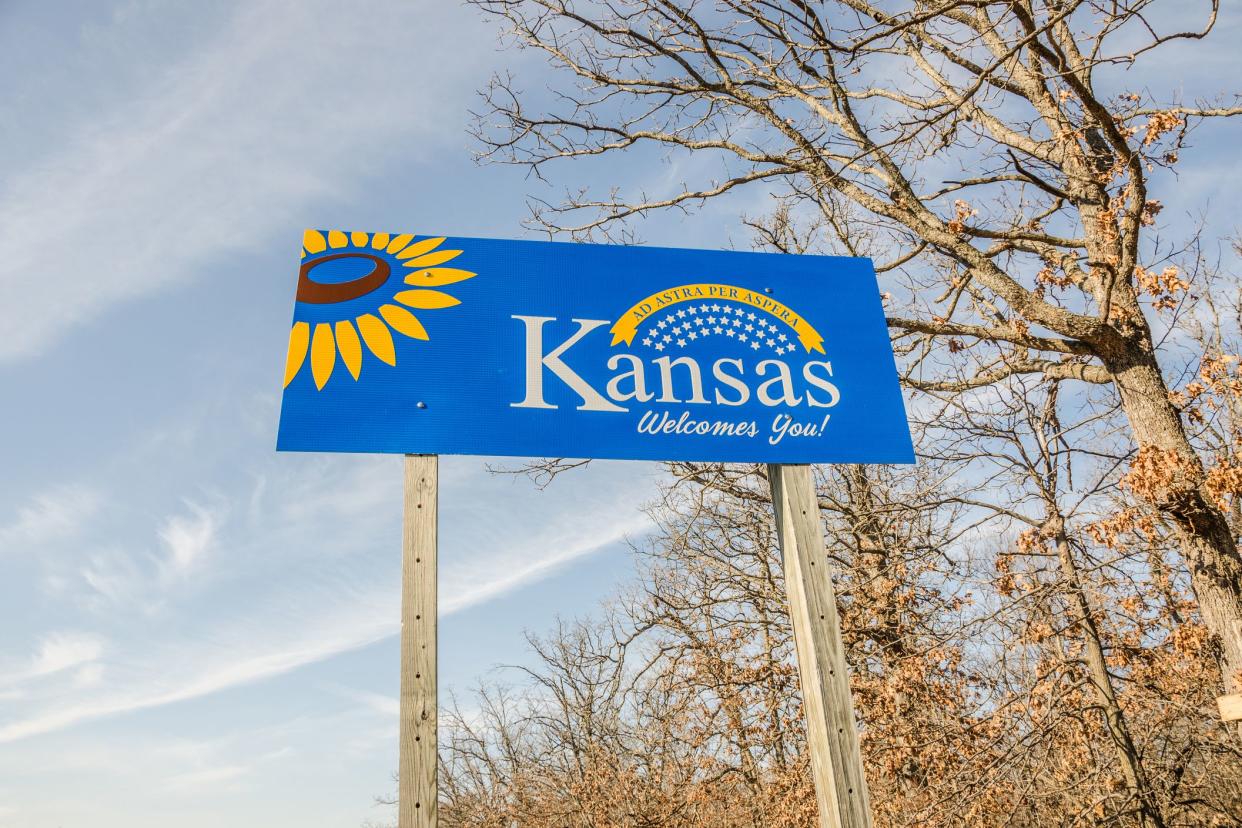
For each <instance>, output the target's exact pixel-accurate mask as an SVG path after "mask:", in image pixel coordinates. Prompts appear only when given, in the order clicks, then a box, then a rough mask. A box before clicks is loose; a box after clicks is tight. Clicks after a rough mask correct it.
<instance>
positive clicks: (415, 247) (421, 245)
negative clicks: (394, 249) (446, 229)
mask: <svg viewBox="0 0 1242 828" xmlns="http://www.w3.org/2000/svg"><path fill="white" fill-rule="evenodd" d="M443 243H444V236H440V237H439V238H435V239H423V240H422V241H416V242H414V243H413V244H411V245H410V246H409V247H407V248H406V249H405V250H402V251H401V252H400V253H398V254H397V258H398V259H412V258H414V257H415V256H421V255H423V254H424V253H430V252H431V251H432V250H435V249H436V248H437V247H439V246H440V245H441V244H443Z"/></svg>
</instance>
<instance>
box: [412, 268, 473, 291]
mask: <svg viewBox="0 0 1242 828" xmlns="http://www.w3.org/2000/svg"><path fill="white" fill-rule="evenodd" d="M476 275H477V274H475V273H472V272H471V271H469V270H458V269H457V268H455V267H429V268H427V269H426V270H419V271H417V272H415V273H408V274H406V277H405V283H406V284H407V285H418V286H420V287H440V286H441V285H451V284H453V283H454V282H464V281H466V280H467V279H473V278H474V277H475V276H476Z"/></svg>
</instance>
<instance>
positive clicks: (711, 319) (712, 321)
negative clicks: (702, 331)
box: [707, 316, 716, 325]
mask: <svg viewBox="0 0 1242 828" xmlns="http://www.w3.org/2000/svg"><path fill="white" fill-rule="evenodd" d="M707 323H708V324H709V325H715V324H716V317H714V316H709V317H707Z"/></svg>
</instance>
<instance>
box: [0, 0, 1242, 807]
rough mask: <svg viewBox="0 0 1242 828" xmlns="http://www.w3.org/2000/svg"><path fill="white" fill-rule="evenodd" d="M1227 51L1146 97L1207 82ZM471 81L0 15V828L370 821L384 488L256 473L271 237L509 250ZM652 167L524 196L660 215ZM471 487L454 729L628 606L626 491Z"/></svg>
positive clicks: (53, 16) (1215, 52)
mask: <svg viewBox="0 0 1242 828" xmlns="http://www.w3.org/2000/svg"><path fill="white" fill-rule="evenodd" d="M1224 25H1227V26H1232V27H1234V31H1235V32H1236V30H1237V23H1236V21H1233V20H1228V21H1224ZM1231 42H1236V37H1234V38H1232V39H1231V38H1230V37H1229V36H1228V35H1227V34H1226V35H1223V36H1221V37H1218V38H1217V39H1216V41H1215V43H1214V44H1213V45H1212V46H1211V47H1210V48H1209V47H1203V46H1200V45H1196V46H1195V47H1194V49H1196V50H1199V51H1198V52H1197V53H1193V57H1192V53H1191V52H1189V51H1188V52H1186V53H1185V58H1184V60H1185V61H1186V63H1185V66H1184V67H1183V69H1178V70H1177V71H1176V72H1175V76H1178V75H1179V74H1180V73H1181V72H1183V71H1184V72H1185V73H1186V74H1189V73H1190V72H1191V71H1192V68H1191V67H1192V64H1193V71H1194V72H1196V73H1198V74H1200V76H1203V77H1206V78H1208V79H1211V78H1212V76H1213V75H1216V74H1217V73H1219V72H1220V71H1221V70H1222V68H1224V67H1228V66H1229V65H1231V63H1232V64H1234V65H1236V58H1235V57H1232V56H1231V55H1230V51H1229V44H1230V43H1231ZM502 68H506V69H508V70H510V71H512V72H513V73H514V74H515V76H516V77H517V79H518V81H519V85H521V86H525V87H527V88H531V89H539V88H541V87H542V86H543V85H544V84H545V76H544V73H545V71H546V70H545V68H544V67H543V65H542V64H541V63H539V62H537V61H534V60H532V59H531V58H530V57H526V56H521V55H518V54H516V53H514V52H511V51H510V52H504V53H501V52H499V51H498V50H497V33H496V31H495V30H494V29H493V28H492V27H491V25H490V24H489V23H488V22H486V21H483V20H482V19H480V18H479V16H478V15H477V14H476V13H475V12H474V11H472V10H468V9H463V8H460V7H459V6H458V5H457V4H455V3H450V2H438V1H437V2H431V1H430V0H422V2H398V1H397V0H394V2H351V3H349V4H341V3H328V2H315V1H314V0H298V2H293V1H292V0H289V2H279V0H260V1H259V2H250V3H228V2H220V3H213V4H185V3H174V2H160V1H159V0H138V1H135V2H112V3H107V2H79V3H72V2H62V3H57V4H50V3H40V2H9V3H5V4H3V5H0V76H3V77H5V78H10V79H12V78H20V79H21V82H20V83H7V84H5V85H4V87H3V88H0V146H3V147H4V148H5V153H4V157H3V159H0V288H2V292H0V296H2V297H3V299H2V301H0V332H2V333H0V384H2V387H3V389H4V391H3V396H2V397H0V406H2V407H0V410H2V411H3V414H4V419H3V423H4V429H3V431H2V432H0V468H3V470H4V473H3V474H2V475H0V622H2V623H0V826H4V828H8V827H9V826H15V827H17V828H36V827H37V828H43V826H65V828H68V827H69V826H79V825H88V824H89V825H91V826H97V827H98V828H109V827H110V826H126V828H143V827H144V826H161V828H163V826H165V825H167V824H169V823H170V821H172V820H175V821H176V824H178V825H180V826H186V828H194V827H195V826H219V825H264V826H266V828H281V826H295V825H296V826H300V828H315V826H342V825H344V826H350V825H358V824H360V823H361V822H362V821H364V820H366V819H382V818H384V817H385V816H386V814H385V813H384V812H383V811H382V810H377V809H376V808H375V807H374V806H373V805H372V803H371V799H372V797H373V796H374V795H376V794H382V793H385V792H387V791H388V790H389V788H390V781H389V776H390V774H391V772H392V770H393V769H394V768H395V766H396V705H397V703H396V684H397V641H396V637H395V633H396V630H397V621H398V619H397V607H398V596H399V592H398V590H399V583H398V576H399V564H400V561H399V558H400V549H399V532H400V511H399V510H400V460H399V459H398V458H394V457H365V456H334V457H324V456H310V455H277V454H276V453H275V452H274V450H273V446H274V442H275V426H276V414H277V408H278V402H279V394H278V390H279V384H280V378H281V373H282V371H283V361H284V350H285V344H286V337H287V332H288V321H289V314H290V308H291V302H292V294H293V286H294V276H293V274H294V264H295V262H296V255H297V250H298V245H299V241H300V238H301V230H302V228H303V227H307V226H311V227H342V228H349V229H354V228H356V229H364V230H377V231H386V230H399V231H407V232H415V233H450V234H458V235H475V236H501V237H518V236H524V235H528V234H527V233H525V232H524V231H523V230H522V228H521V226H520V222H521V220H522V219H523V218H524V217H526V215H527V209H526V206H525V205H526V197H527V196H528V195H529V194H535V195H540V196H543V197H547V198H555V196H556V193H557V192H558V191H559V190H558V189H557V188H556V187H549V186H547V185H543V184H540V183H539V182H535V181H532V180H529V179H527V178H526V177H525V176H524V175H523V174H522V172H521V171H520V170H515V169H509V168H502V167H496V166H488V167H479V166H476V165H475V164H474V161H473V157H472V154H473V151H474V149H475V147H474V146H473V145H472V143H471V142H470V140H469V138H468V137H467V136H466V134H465V126H466V124H467V121H468V109H469V108H470V107H471V106H473V105H476V103H477V101H476V99H475V97H474V90H475V89H477V88H479V87H481V86H482V85H483V84H484V83H486V81H487V79H488V76H489V75H490V74H491V73H492V72H493V71H496V70H499V69H502ZM1175 69H1176V66H1175ZM1217 82H1218V81H1217ZM1211 88H1213V89H1215V88H1217V87H1216V83H1213V84H1212V87H1211ZM1204 132H1205V133H1207V132H1208V130H1204ZM1212 134H1214V135H1217V136H1220V137H1217V138H1214V139H1211V140H1205V141H1204V143H1205V144H1206V152H1201V153H1200V154H1199V155H1198V157H1197V159H1196V166H1194V167H1193V168H1189V169H1188V170H1187V171H1186V172H1185V173H1183V175H1184V178H1183V180H1182V182H1181V185H1180V186H1182V187H1184V188H1188V189H1189V190H1190V191H1191V194H1192V195H1193V196H1194V200H1197V201H1199V203H1202V200H1203V199H1205V198H1215V199H1217V202H1216V203H1217V204H1218V205H1219V204H1220V203H1221V202H1222V200H1223V203H1224V204H1226V205H1229V204H1233V205H1236V203H1237V199H1236V196H1234V195H1233V193H1232V189H1233V187H1232V184H1231V183H1230V182H1229V181H1228V180H1227V178H1226V177H1223V176H1219V175H1214V174H1213V173H1212V166H1211V165H1212V163H1213V162H1214V161H1216V162H1220V161H1222V160H1226V159H1230V162H1231V156H1230V155H1228V153H1230V152H1232V150H1231V149H1230V143H1231V141H1232V140H1233V139H1236V135H1237V131H1236V128H1233V129H1231V130H1223V131H1216V132H1214V133H1212ZM1231 136H1232V137H1231ZM686 163H687V162H672V161H665V160H660V159H650V160H649V163H645V164H644V165H643V166H641V167H639V166H629V167H626V168H625V169H624V170H622V169H621V168H620V167H616V166H610V165H609V164H607V163H605V164H600V165H594V166H587V167H583V168H582V171H581V173H579V172H578V171H577V168H576V169H575V173H574V178H573V179H572V182H571V181H569V180H567V179H561V180H559V181H558V182H557V185H558V186H564V185H566V184H569V183H573V184H574V185H577V184H579V183H605V184H606V183H608V182H610V181H612V180H615V179H616V178H617V177H618V176H622V175H623V176H624V180H625V181H626V182H627V183H629V184H631V185H633V186H634V187H635V188H640V189H644V190H646V191H648V192H650V193H660V192H664V191H668V190H669V189H670V188H671V187H674V186H676V184H677V183H678V182H679V181H681V180H682V179H683V178H686V177H689V176H690V175H691V174H692V173H693V172H695V171H694V170H693V169H688V168H687V167H686V166H685V164H686ZM688 163H710V162H688ZM1231 163H1232V162H1231ZM764 207H765V202H764V200H763V196H762V194H761V193H758V192H756V193H753V194H752V193H747V194H744V195H741V196H738V197H736V198H732V199H730V200H728V201H726V202H723V203H721V204H720V205H715V206H711V207H710V208H709V211H708V213H707V215H702V214H700V215H699V216H698V217H697V218H696V219H692V220H682V219H680V218H679V217H677V216H665V217H663V218H662V219H661V220H660V221H658V222H652V223H651V224H649V225H647V226H645V227H644V228H643V229H642V235H643V238H644V240H646V241H648V242H652V243H666V244H670V243H671V244H680V245H685V246H701V247H725V246H730V245H732V244H737V245H739V246H745V244H746V236H745V234H744V233H740V232H739V231H738V230H737V229H736V228H737V225H736V223H735V222H733V220H732V219H733V217H735V216H736V215H737V214H738V213H740V212H750V213H758V212H760V211H761V210H763V209H764ZM1215 221H1216V223H1217V224H1220V225H1221V226H1220V228H1219V229H1221V230H1224V231H1227V230H1229V229H1232V224H1233V222H1232V220H1231V219H1230V218H1228V217H1225V218H1223V219H1219V218H1218V219H1216V220H1215ZM722 228H724V229H722ZM486 463H487V461H486V460H485V459H484V458H445V459H444V460H443V461H442V472H441V473H442V493H441V521H442V523H441V587H440V589H441V592H440V595H441V615H442V620H441V627H440V629H441V639H440V642H441V677H442V687H443V688H444V690H445V692H446V693H447V692H449V691H453V692H456V693H457V694H458V695H459V696H460V697H461V698H462V701H463V703H464V704H465V705H466V706H468V704H469V688H470V687H471V686H472V685H473V684H474V683H475V682H477V681H478V680H480V679H482V678H486V677H488V676H489V675H493V673H492V672H491V671H492V668H493V667H494V665H497V664H501V663H506V662H507V663H513V662H520V661H523V660H525V659H527V658H528V655H527V652H526V649H525V646H524V640H523V631H524V630H532V631H536V632H539V631H544V630H547V629H548V628H550V627H551V626H552V624H553V623H554V621H555V618H556V617H557V615H564V616H574V615H580V614H584V613H587V612H589V611H591V610H592V609H593V608H594V607H595V606H596V605H597V604H598V602H599V601H600V600H602V599H604V598H606V597H607V596H608V595H609V594H610V593H611V592H612V590H613V589H614V588H615V587H616V586H617V585H618V584H619V583H621V582H622V581H624V580H625V579H626V578H627V577H628V576H629V574H630V573H631V571H632V566H633V563H632V561H631V559H630V558H629V556H628V554H627V546H626V543H627V540H628V541H639V540H641V538H642V536H643V534H644V533H645V532H646V531H647V530H648V528H649V524H648V520H647V518H646V517H645V516H644V514H643V513H642V511H641V509H640V507H641V505H642V504H643V503H644V501H646V500H648V499H649V498H650V497H651V496H652V495H653V493H654V485H655V481H656V475H657V474H658V469H657V467H655V466H654V465H651V464H643V463H628V464H627V463H601V464H595V465H593V466H592V467H591V468H590V469H588V470H586V471H584V472H579V473H578V477H577V479H576V481H575V482H574V483H573V484H572V485H555V484H554V485H553V486H552V487H551V488H549V489H548V490H546V491H539V490H537V489H535V488H534V487H533V486H532V485H531V484H530V483H529V482H527V481H525V480H524V479H521V478H513V477H509V476H499V477H498V476H494V475H489V474H488V473H487V472H486V471H485V465H486Z"/></svg>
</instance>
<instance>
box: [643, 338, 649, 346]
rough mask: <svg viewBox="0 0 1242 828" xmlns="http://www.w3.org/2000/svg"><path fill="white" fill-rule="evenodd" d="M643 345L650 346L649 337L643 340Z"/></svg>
mask: <svg viewBox="0 0 1242 828" xmlns="http://www.w3.org/2000/svg"><path fill="white" fill-rule="evenodd" d="M643 344H644V345H650V344H651V337H647V338H646V339H644V340H643Z"/></svg>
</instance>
